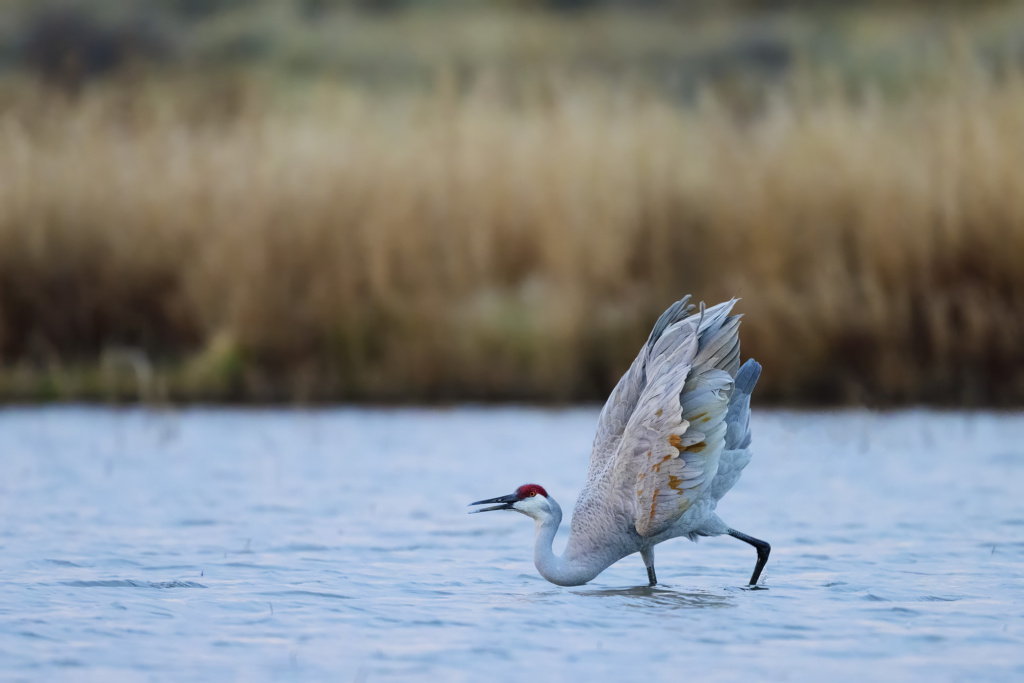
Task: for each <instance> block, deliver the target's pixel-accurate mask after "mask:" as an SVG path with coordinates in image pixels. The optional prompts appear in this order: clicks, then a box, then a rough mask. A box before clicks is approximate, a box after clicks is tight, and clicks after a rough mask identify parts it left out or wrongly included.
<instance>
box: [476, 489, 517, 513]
mask: <svg viewBox="0 0 1024 683" xmlns="http://www.w3.org/2000/svg"><path fill="white" fill-rule="evenodd" d="M517 500H519V496H517V495H516V494H514V493H511V494H509V495H507V496H500V497H498V498H488V499H487V500H478V501H477V502H475V503H470V505H487V504H488V503H501V505H495V506H494V507H489V508H480V509H479V510H470V511H469V514H473V513H474V512H490V511H491V510H514V509H515V508H513V507H512V503H514V502H516V501H517Z"/></svg>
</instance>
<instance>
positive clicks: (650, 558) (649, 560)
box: [640, 548, 658, 586]
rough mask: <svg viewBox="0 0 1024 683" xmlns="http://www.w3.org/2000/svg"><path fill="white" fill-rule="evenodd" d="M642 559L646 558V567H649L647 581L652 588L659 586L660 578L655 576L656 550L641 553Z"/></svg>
mask: <svg viewBox="0 0 1024 683" xmlns="http://www.w3.org/2000/svg"><path fill="white" fill-rule="evenodd" d="M640 557H642V558H644V566H645V567H647V580H648V581H650V582H651V585H652V586H656V585H657V584H658V577H657V576H655V575H654V548H645V549H644V550H641V551H640Z"/></svg>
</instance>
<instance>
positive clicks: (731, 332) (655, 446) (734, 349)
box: [567, 297, 739, 555]
mask: <svg viewBox="0 0 1024 683" xmlns="http://www.w3.org/2000/svg"><path fill="white" fill-rule="evenodd" d="M688 300H689V297H687V298H686V299H683V300H682V301H680V302H678V303H677V304H675V305H674V306H673V307H672V308H670V309H669V310H668V311H666V312H665V313H664V314H663V315H662V316H661V318H660V319H659V320H658V323H657V324H656V325H655V327H654V330H653V331H652V332H651V336H650V338H649V339H648V342H647V344H645V345H644V348H643V349H641V350H640V354H639V355H638V356H637V359H636V360H635V361H634V362H633V365H632V367H631V368H630V370H629V372H627V373H626V375H625V376H623V378H622V380H621V381H620V382H619V384H618V386H617V387H616V388H615V390H614V391H613V392H612V395H611V397H610V398H609V399H608V402H607V403H606V404H605V407H604V410H602V412H601V419H600V422H599V427H598V434H597V438H596V439H595V443H594V453H593V455H592V456H591V461H590V473H589V475H588V481H587V486H586V487H585V488H584V490H583V493H582V494H581V495H580V498H579V500H578V501H577V502H576V508H575V510H574V511H573V517H572V535H571V536H570V539H569V546H568V547H567V552H569V553H570V554H571V555H582V554H586V553H588V552H593V551H594V549H593V548H591V547H590V543H589V541H588V539H590V538H593V537H606V536H605V534H606V533H615V532H617V531H618V530H621V529H623V528H624V527H628V526H633V527H635V528H636V530H637V531H638V532H639V533H641V534H643V535H648V536H649V535H653V534H656V533H659V532H660V530H662V529H665V528H667V527H668V526H669V525H671V524H672V522H674V521H675V520H677V519H678V518H679V517H680V516H681V515H682V514H683V512H685V510H686V509H688V508H689V507H690V506H691V505H692V504H693V503H694V501H696V500H698V499H699V498H700V496H701V495H703V494H704V492H706V490H707V488H708V486H709V485H710V483H711V481H712V480H713V479H714V477H715V474H716V470H717V467H718V460H719V457H720V454H721V453H722V449H723V443H724V441H725V437H726V432H727V430H728V425H727V423H726V421H725V417H726V415H727V414H728V407H729V398H730V395H731V394H732V387H733V376H734V375H735V373H736V371H737V369H738V367H739V339H738V334H737V331H738V326H739V317H738V316H732V317H730V316H729V312H730V311H731V310H732V307H733V305H734V304H735V303H736V301H735V300H732V301H728V302H725V303H722V304H719V305H718V306H714V307H712V308H710V309H708V310H707V311H702V312H701V313H700V314H697V315H689V316H687V314H688V313H689V309H691V308H692V307H689V306H688V305H687V304H688Z"/></svg>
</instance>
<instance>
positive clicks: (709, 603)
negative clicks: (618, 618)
mask: <svg viewBox="0 0 1024 683" xmlns="http://www.w3.org/2000/svg"><path fill="white" fill-rule="evenodd" d="M572 592H573V593H575V594H576V595H580V596H584V597H594V598H619V599H621V600H620V601H621V602H622V604H624V605H628V606H630V607H638V608H645V609H657V610H675V609H702V608H707V607H731V606H732V605H733V600H732V597H731V596H729V595H721V594H716V593H709V592H704V591H701V592H683V591H676V590H672V589H671V588H666V587H664V586H654V587H651V586H636V587H634V588H599V589H583V590H574V591H572Z"/></svg>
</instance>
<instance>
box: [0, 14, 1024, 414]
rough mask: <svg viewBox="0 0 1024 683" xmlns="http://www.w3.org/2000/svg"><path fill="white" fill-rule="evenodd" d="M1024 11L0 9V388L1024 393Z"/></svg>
mask: <svg viewBox="0 0 1024 683" xmlns="http://www.w3.org/2000/svg"><path fill="white" fill-rule="evenodd" d="M1022 68H1024V4H1022V3H1019V2H997V1H994V0H993V1H990V2H987V1H982V0H973V1H971V2H923V1H922V2H912V1H910V0H902V1H896V0H890V1H888V2H882V1H881V0H879V1H876V2H871V1H868V0H861V1H856V0H832V1H825V0H821V1H819V2H796V1H795V0H794V1H789V2H786V1H784V0H734V1H733V0H632V1H628V0H491V1H490V2H485V1H484V0H432V1H430V0H150V1H148V2H143V1H141V0H137V1H131V0H89V1H88V2H86V1H84V0H83V1H82V2H39V0H2V3H0V400H7V401H18V400H49V399H87V400H134V399H139V398H141V399H143V400H147V401H164V400H213V401H221V400H226V401H275V402H279V401H288V402H290V401H301V402H311V401H330V400H370V401H450V400H531V401H535V400H540V401H576V400H602V399H603V398H604V396H605V395H606V392H607V391H608V390H609V389H610V387H611V386H612V385H613V384H614V382H615V381H616V380H617V378H618V376H619V375H620V374H621V373H622V372H623V371H624V370H625V368H626V367H628V365H629V363H630V362H631V360H632V357H633V355H634V354H635V353H636V351H637V349H638V348H639V345H640V344H641V343H642V341H643V340H644V338H645V337H646V334H647V332H648V330H649V327H650V325H651V323H652V322H653V320H654V319H655V318H656V317H657V315H658V313H660V311H661V310H662V309H663V308H665V307H666V306H667V305H668V304H669V303H671V302H672V301H674V300H675V299H677V298H679V297H681V296H682V295H683V294H685V293H688V292H690V293H693V294H694V295H695V297H696V298H697V299H704V300H706V301H708V302H709V303H710V302H717V301H718V300H721V299H723V298H727V297H730V296H740V297H742V298H743V301H742V303H741V304H740V309H741V311H742V312H744V313H745V314H746V318H745V322H744V326H743V340H744V355H753V356H756V357H757V358H758V359H759V360H761V361H762V363H763V364H764V366H765V375H764V379H763V380H762V384H760V385H759V392H760V395H761V397H762V398H763V399H772V400H776V401H784V402H789V403H802V404H810V405H819V404H837V403H857V404H869V405H889V404H896V403H907V402H926V403H940V404H961V405H963V404H966V405H1019V404H1020V403H1021V402H1022V400H1024V192H1022V187H1024V185H1022V182H1021V181H1022V180H1024V176H1022V170H1024V125H1022V124H1024V74H1022V73H1021V70H1022Z"/></svg>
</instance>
